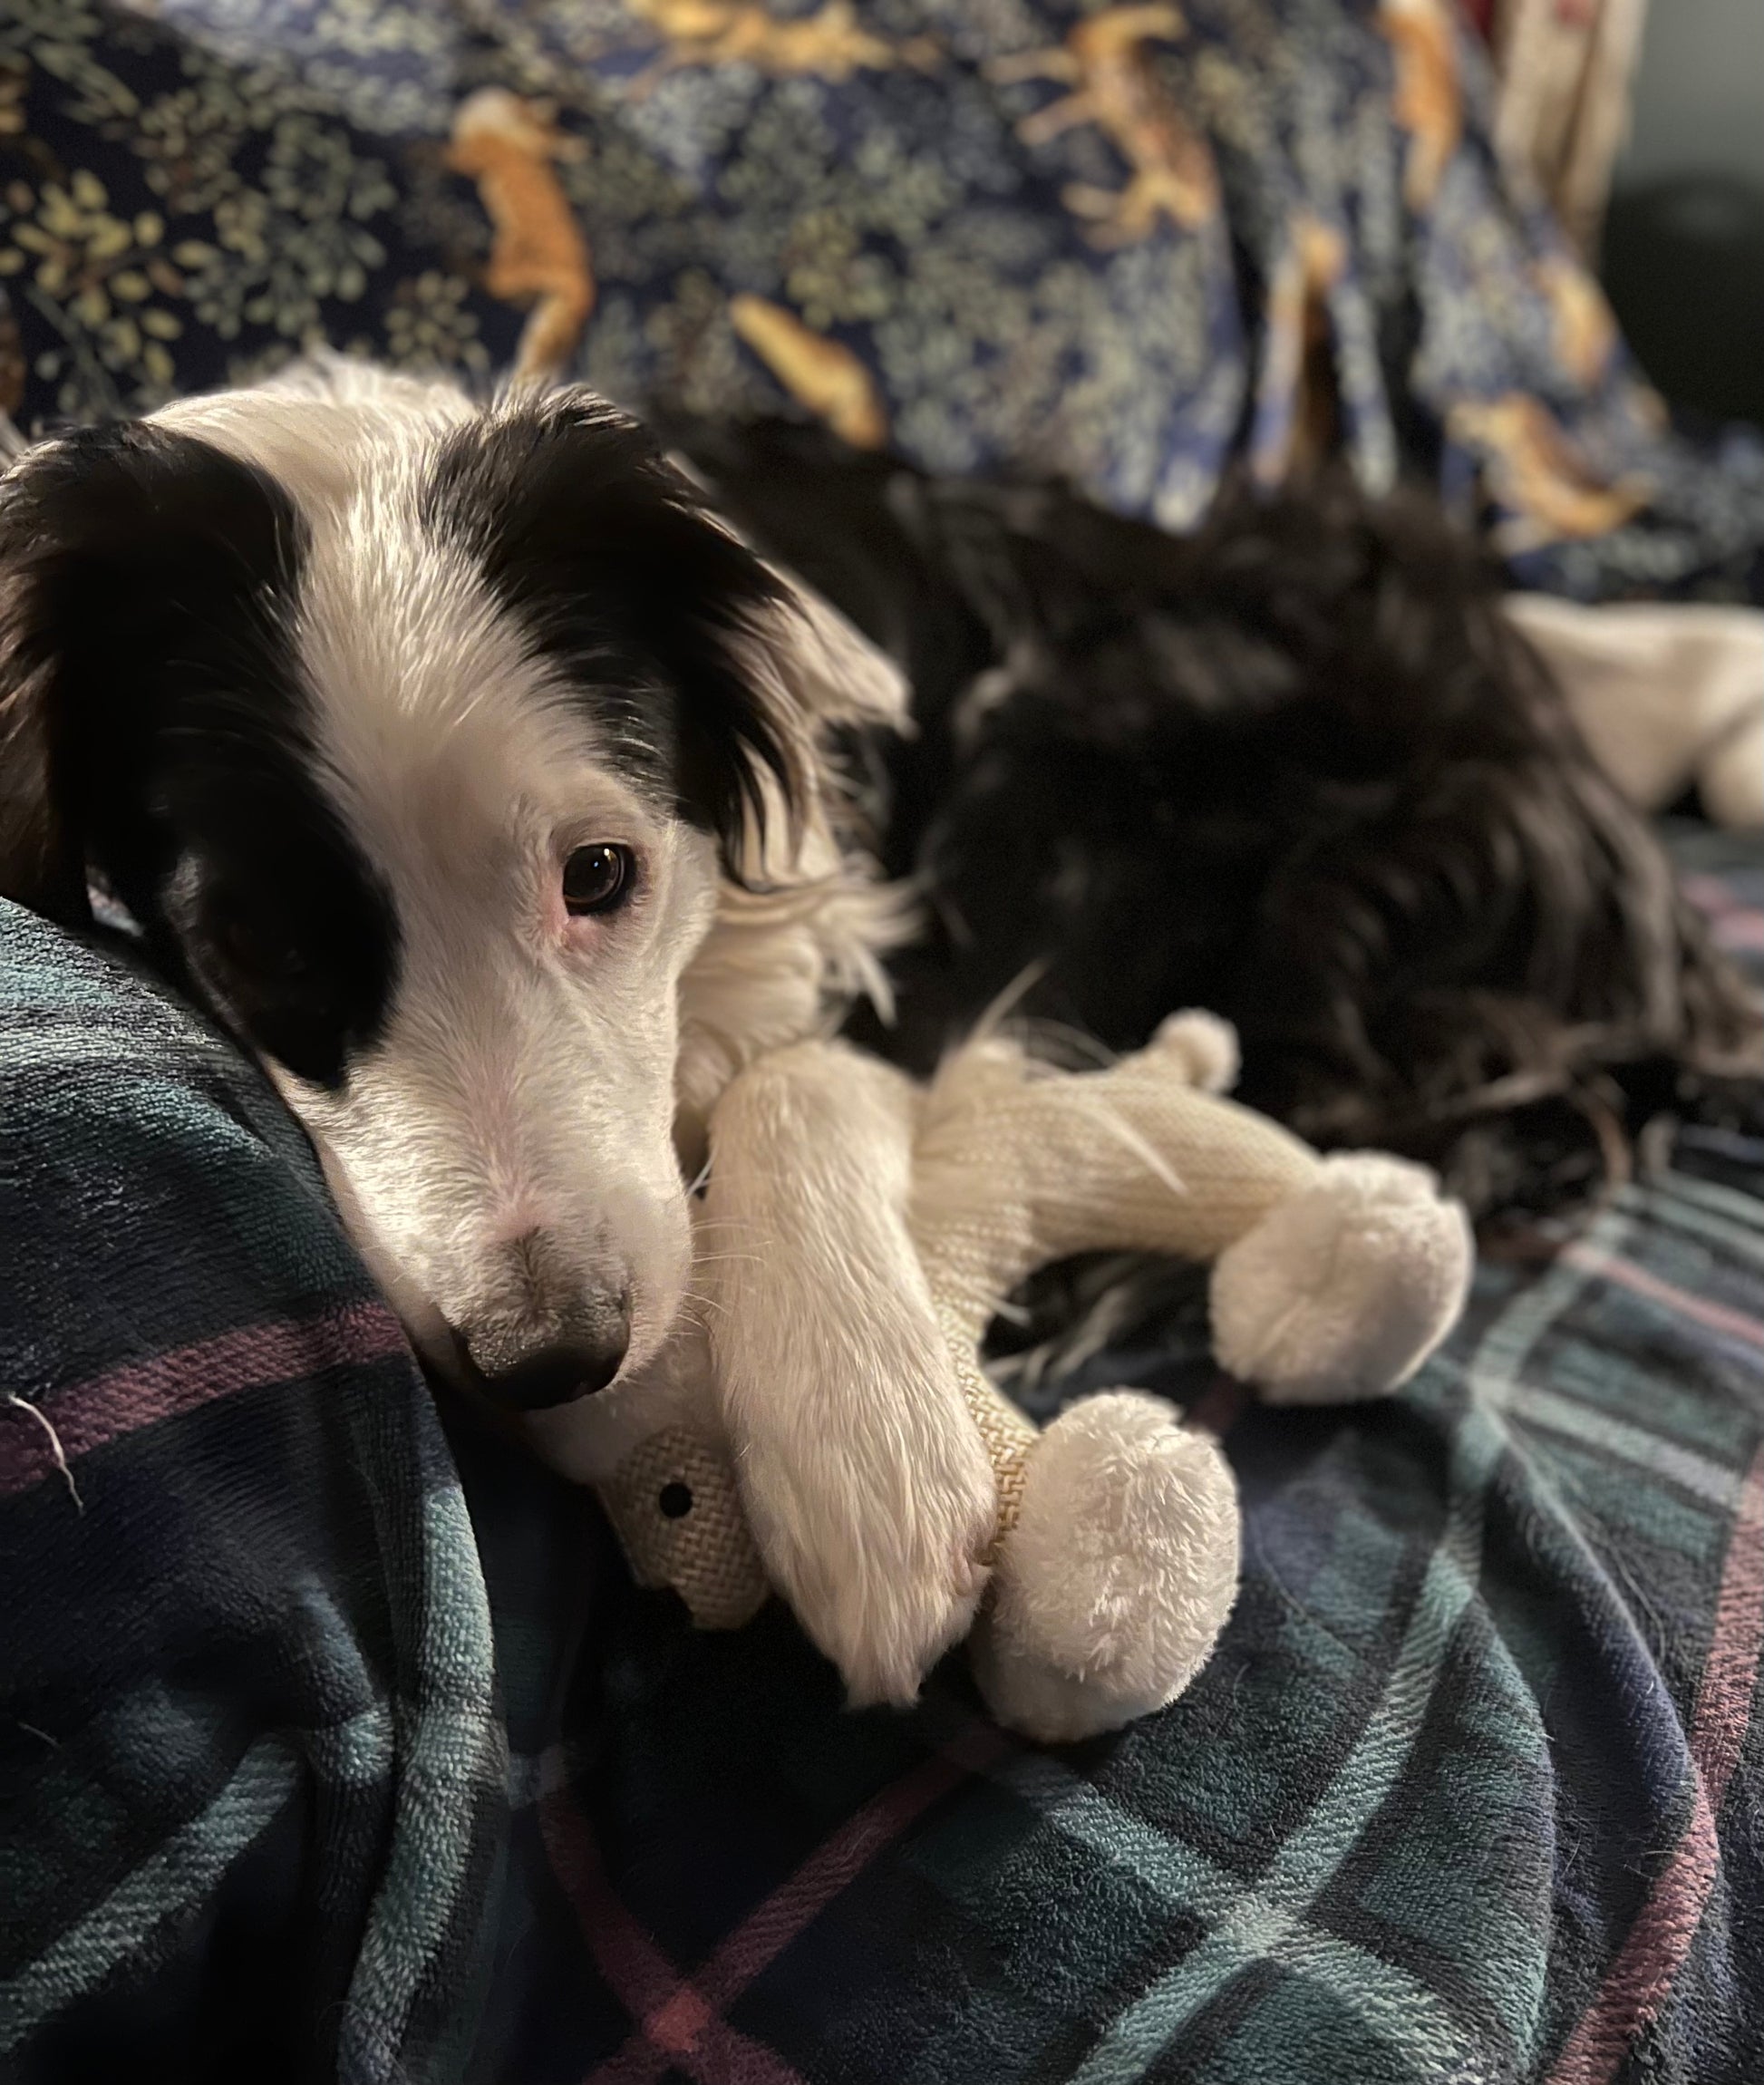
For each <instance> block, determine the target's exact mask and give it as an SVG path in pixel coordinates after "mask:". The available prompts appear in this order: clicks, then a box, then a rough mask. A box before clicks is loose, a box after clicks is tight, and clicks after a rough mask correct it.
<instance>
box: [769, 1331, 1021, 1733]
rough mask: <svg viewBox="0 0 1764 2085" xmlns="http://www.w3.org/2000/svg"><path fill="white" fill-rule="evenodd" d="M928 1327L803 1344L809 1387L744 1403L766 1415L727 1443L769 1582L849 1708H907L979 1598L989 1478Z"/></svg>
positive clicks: (992, 1517) (994, 1519)
mask: <svg viewBox="0 0 1764 2085" xmlns="http://www.w3.org/2000/svg"><path fill="white" fill-rule="evenodd" d="M892 1329H893V1331H894V1332H895V1333H900V1332H901V1331H902V1330H903V1329H904V1328H901V1327H895V1328H892ZM930 1329H931V1331H932V1333H933V1339H932V1341H931V1342H929V1343H927V1342H926V1341H925V1340H924V1339H923V1338H918V1337H913V1336H911V1335H910V1334H909V1335H908V1336H906V1337H905V1338H902V1337H898V1336H894V1337H891V1336H889V1335H888V1333H885V1332H881V1331H878V1330H877V1328H872V1331H873V1333H875V1336H873V1337H872V1338H871V1339H869V1340H867V1341H866V1343H865V1344H864V1347H863V1348H862V1349H861V1350H859V1349H858V1348H857V1347H856V1346H851V1347H848V1348H847V1349H846V1351H844V1352H843V1353H840V1352H838V1351H837V1350H836V1351H834V1352H832V1353H829V1352H828V1351H827V1348H826V1345H825V1344H824V1343H819V1342H818V1343H816V1344H817V1345H819V1346H820V1348H821V1351H820V1354H819V1361H818V1362H817V1363H816V1366H817V1368H818V1370H819V1380H818V1381H817V1382H815V1383H814V1384H813V1385H812V1386H809V1385H805V1386H804V1389H805V1392H807V1393H806V1394H804V1395H802V1396H800V1398H797V1399H769V1400H767V1401H765V1405H764V1407H761V1406H759V1405H758V1404H757V1402H756V1401H746V1405H747V1410H748V1411H749V1412H750V1413H753V1412H755V1411H760V1410H765V1411H767V1412H768V1413H769V1417H768V1418H767V1419H766V1420H765V1421H764V1422H757V1421H751V1422H750V1423H747V1424H745V1425H743V1426H741V1428H740V1430H739V1432H738V1436H737V1456H736V1469H737V1471H738V1472H739V1478H740V1483H741V1495H742V1498H743V1500H744V1502H745V1505H746V1508H747V1516H748V1522H749V1525H750V1527H751V1529H752V1533H753V1537H754V1539H755V1541H756V1542H757V1544H758V1545H759V1549H760V1554H761V1557H762V1558H763V1559H764V1561H765V1566H766V1570H767V1573H768V1575H769V1576H770V1577H771V1581H772V1583H773V1585H774V1586H776V1587H777V1589H778V1591H779V1592H780V1594H781V1595H783V1597H784V1598H785V1600H786V1601H787V1602H788V1603H789V1605H790V1608H791V1609H792V1611H793V1612H794V1614H795V1615H796V1617H797V1620H798V1621H799V1622H800V1624H801V1625H802V1628H803V1630H804V1631H805V1632H806V1634H808V1635H809V1637H810V1638H811V1639H812V1641H813V1642H814V1643H815V1644H817V1646H818V1647H819V1649H820V1650H821V1651H823V1652H824V1653H826V1654H827V1656H828V1657H829V1658H830V1659H831V1660H832V1661H833V1663H834V1664H836V1665H837V1666H838V1669H839V1673H840V1674H841V1676H842V1677H843V1679H844V1681H845V1683H846V1688H847V1692H848V1697H849V1699H850V1702H851V1704H852V1706H853V1707H854V1708H862V1707H867V1706H869V1705H871V1704H873V1703H876V1702H895V1703H901V1704H905V1703H907V1702H912V1701H913V1700H914V1699H915V1698H916V1695H917V1693H918V1690H919V1685H920V1683H921V1682H922V1681H923V1679H924V1678H925V1675H926V1673H927V1672H928V1671H929V1670H930V1669H931V1667H932V1666H933V1665H934V1664H935V1663H936V1662H937V1660H938V1659H939V1658H940V1657H941V1656H942V1655H943V1653H945V1651H946V1650H948V1649H949V1648H950V1646H951V1645H952V1644H955V1643H958V1642H959V1641H960V1640H961V1639H962V1638H963V1637H964V1635H966V1634H967V1632H968V1630H969V1627H970V1626H971V1624H972V1623H973V1621H974V1612H975V1609H976V1608H977V1607H978V1605H979V1603H980V1597H981V1595H982V1594H983V1593H984V1590H985V1586H986V1578H987V1568H986V1563H985V1558H986V1556H987V1554H988V1552H989V1550H990V1549H991V1547H992V1544H993V1537H994V1535H995V1534H996V1532H997V1526H998V1486H997V1480H996V1479H995V1478H994V1476H993V1468H992V1464H991V1462H990V1461H989V1459H987V1455H986V1450H985V1446H984V1442H983V1441H982V1440H981V1438H980V1436H979V1433H978V1431H977V1430H976V1429H975V1427H974V1422H973V1421H972V1419H971V1418H970V1417H969V1416H968V1412H967V1410H966V1408H965V1406H964V1404H963V1402H962V1398H961V1392H960V1389H959V1387H958V1385H957V1383H956V1381H955V1372H954V1370H953V1369H952V1368H951V1366H950V1364H949V1360H948V1356H947V1353H946V1352H945V1350H944V1348H943V1346H942V1343H941V1340H940V1339H937V1338H936V1337H935V1327H932V1328H930ZM912 1330H913V1332H914V1333H916V1332H917V1331H918V1330H919V1328H917V1327H916V1326H915V1327H913V1328H912ZM805 1344H806V1343H805ZM792 1408H794V1410H793V1416H790V1417H789V1418H787V1417H786V1415H787V1414H790V1413H792Z"/></svg>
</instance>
